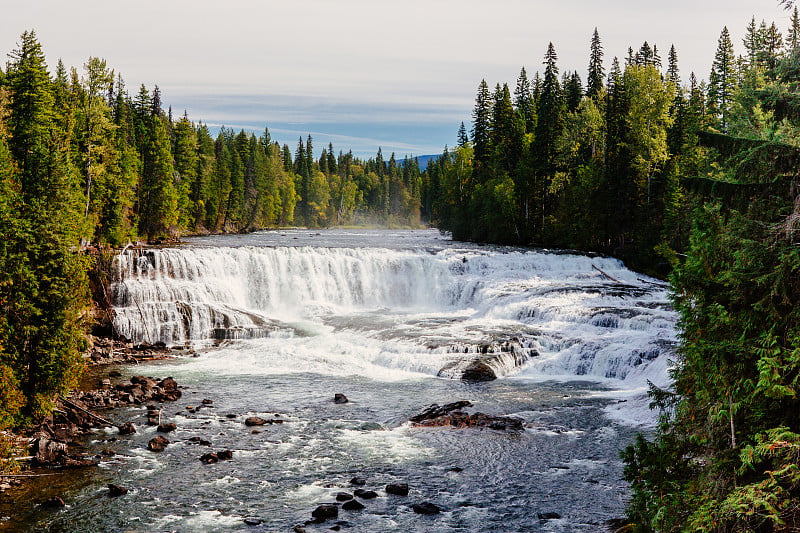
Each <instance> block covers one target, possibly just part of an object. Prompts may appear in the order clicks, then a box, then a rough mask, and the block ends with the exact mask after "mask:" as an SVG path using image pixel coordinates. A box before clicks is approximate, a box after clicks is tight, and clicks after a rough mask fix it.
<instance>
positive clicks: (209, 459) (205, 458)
mask: <svg viewBox="0 0 800 533" xmlns="http://www.w3.org/2000/svg"><path fill="white" fill-rule="evenodd" d="M200 461H202V462H203V463H204V464H207V465H210V464H213V463H217V462H219V456H218V455H217V454H216V453H205V454H203V455H201V456H200Z"/></svg>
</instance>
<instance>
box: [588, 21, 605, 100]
mask: <svg viewBox="0 0 800 533" xmlns="http://www.w3.org/2000/svg"><path fill="white" fill-rule="evenodd" d="M604 76H605V69H604V68H603V45H602V43H601V42H600V34H599V33H598V32H597V28H595V29H594V33H593V34H592V43H591V45H590V51H589V74H588V77H587V78H586V96H587V97H589V98H597V96H598V95H599V94H600V91H601V90H602V88H603V77H604Z"/></svg>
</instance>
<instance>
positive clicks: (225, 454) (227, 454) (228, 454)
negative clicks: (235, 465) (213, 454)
mask: <svg viewBox="0 0 800 533" xmlns="http://www.w3.org/2000/svg"><path fill="white" fill-rule="evenodd" d="M217 457H218V458H219V460H220V461H224V460H226V459H233V451H232V450H223V451H221V452H217Z"/></svg>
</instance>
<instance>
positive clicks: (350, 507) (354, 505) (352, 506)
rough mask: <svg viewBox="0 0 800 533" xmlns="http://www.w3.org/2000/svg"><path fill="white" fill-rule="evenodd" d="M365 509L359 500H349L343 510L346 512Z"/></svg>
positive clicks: (343, 505)
mask: <svg viewBox="0 0 800 533" xmlns="http://www.w3.org/2000/svg"><path fill="white" fill-rule="evenodd" d="M363 508H364V504H363V503H361V502H360V501H358V500H348V501H346V502H344V503H343V504H342V509H344V510H345V511H360V510H361V509H363Z"/></svg>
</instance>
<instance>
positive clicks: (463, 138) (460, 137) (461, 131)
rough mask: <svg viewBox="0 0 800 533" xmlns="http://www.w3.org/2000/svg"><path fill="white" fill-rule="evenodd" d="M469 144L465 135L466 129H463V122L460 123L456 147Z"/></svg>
mask: <svg viewBox="0 0 800 533" xmlns="http://www.w3.org/2000/svg"><path fill="white" fill-rule="evenodd" d="M468 142H469V136H468V135H467V128H466V127H464V121H463V120H462V121H461V126H459V127H458V145H459V146H465V145H466V144H467V143H468Z"/></svg>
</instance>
